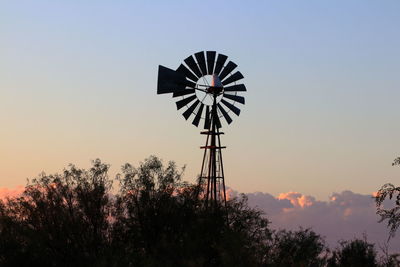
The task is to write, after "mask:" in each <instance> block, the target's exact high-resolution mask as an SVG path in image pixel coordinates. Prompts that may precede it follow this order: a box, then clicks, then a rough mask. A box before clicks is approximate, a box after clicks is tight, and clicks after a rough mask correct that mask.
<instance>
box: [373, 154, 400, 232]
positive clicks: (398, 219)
mask: <svg viewBox="0 0 400 267" xmlns="http://www.w3.org/2000/svg"><path fill="white" fill-rule="evenodd" d="M392 165H393V166H396V165H400V158H396V159H395V160H394V162H393V163H392ZM385 200H394V203H391V204H392V207H391V208H386V209H385V207H384V202H385ZM375 203H376V207H377V214H378V215H379V216H380V217H381V218H380V221H379V222H383V221H386V220H387V226H388V228H389V229H390V233H389V238H391V237H394V235H395V233H396V231H397V229H398V228H399V226H400V187H396V186H394V185H393V184H390V183H387V184H385V185H383V186H382V188H381V189H380V190H379V191H378V192H377V194H376V196H375Z"/></svg>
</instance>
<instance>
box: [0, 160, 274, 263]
mask: <svg viewBox="0 0 400 267" xmlns="http://www.w3.org/2000/svg"><path fill="white" fill-rule="evenodd" d="M108 168H109V166H108V165H106V164H104V163H102V162H101V161H100V160H96V161H94V162H93V167H92V168H91V169H90V170H88V171H86V170H82V169H78V168H76V167H75V166H73V165H71V166H70V167H69V168H68V169H66V170H65V171H64V172H63V173H62V174H55V175H45V174H42V175H41V176H40V177H39V178H36V179H33V180H32V181H31V182H30V183H29V184H28V185H27V186H26V189H25V191H24V192H23V194H22V195H21V196H20V197H18V198H13V199H8V200H6V201H3V202H1V201H0V266H228V265H229V266H259V265H260V264H261V260H262V256H261V255H262V253H263V252H264V251H265V249H266V246H267V240H268V238H269V236H270V235H271V231H270V230H269V228H268V225H269V222H268V220H267V219H265V218H263V217H262V216H261V213H260V212H259V211H257V210H253V209H251V208H249V207H248V205H247V200H246V198H245V197H241V198H239V199H234V200H230V201H228V205H227V207H223V206H221V205H215V207H214V208H212V209H209V208H204V203H202V201H201V200H199V199H198V198H197V194H196V192H197V191H198V188H197V186H195V185H190V184H187V183H185V182H182V181H181V177H182V174H183V170H178V169H177V167H176V165H175V164H174V163H173V162H169V163H168V164H167V165H166V166H165V167H164V165H163V164H162V161H161V160H160V159H158V158H157V157H150V158H148V159H146V160H145V161H144V162H143V163H141V164H140V165H139V167H138V168H134V167H133V166H131V165H129V164H125V165H124V166H123V167H122V173H121V174H120V175H118V176H117V181H119V183H120V186H119V191H118V192H117V193H116V194H112V193H111V192H112V180H111V179H110V178H109V176H108Z"/></svg>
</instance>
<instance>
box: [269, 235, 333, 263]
mask: <svg viewBox="0 0 400 267" xmlns="http://www.w3.org/2000/svg"><path fill="white" fill-rule="evenodd" d="M327 252H328V251H327V247H326V246H325V241H324V239H323V238H322V237H321V236H319V235H318V234H316V233H315V232H314V231H312V230H311V229H302V228H300V229H299V230H297V231H287V230H280V231H277V232H275V233H274V235H273V239H272V243H271V245H270V248H269V253H268V254H267V259H266V265H267V266H324V264H325V262H326V253H327Z"/></svg>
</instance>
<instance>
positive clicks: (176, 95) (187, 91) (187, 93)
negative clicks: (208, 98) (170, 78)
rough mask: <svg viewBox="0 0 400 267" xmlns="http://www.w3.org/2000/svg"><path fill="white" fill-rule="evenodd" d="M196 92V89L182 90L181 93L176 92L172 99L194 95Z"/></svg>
mask: <svg viewBox="0 0 400 267" xmlns="http://www.w3.org/2000/svg"><path fill="white" fill-rule="evenodd" d="M195 91H196V90H195V89H185V90H181V91H176V92H174V93H173V94H172V97H178V96H183V95H189V94H194V93H195Z"/></svg>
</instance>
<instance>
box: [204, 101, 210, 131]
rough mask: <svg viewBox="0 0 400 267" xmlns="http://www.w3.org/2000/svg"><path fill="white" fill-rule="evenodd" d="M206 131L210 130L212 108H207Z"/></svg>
mask: <svg viewBox="0 0 400 267" xmlns="http://www.w3.org/2000/svg"><path fill="white" fill-rule="evenodd" d="M204 129H210V107H209V106H207V107H206V119H205V121H204Z"/></svg>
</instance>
